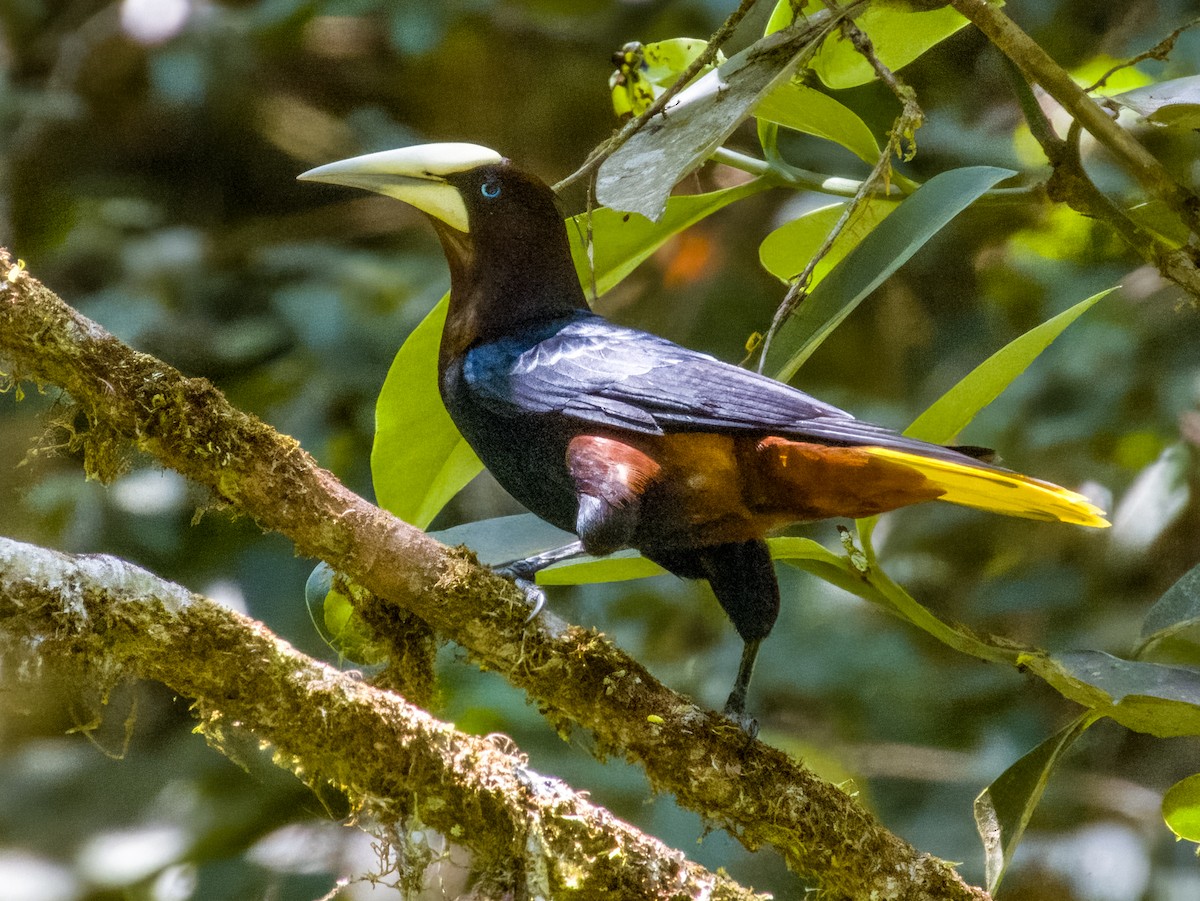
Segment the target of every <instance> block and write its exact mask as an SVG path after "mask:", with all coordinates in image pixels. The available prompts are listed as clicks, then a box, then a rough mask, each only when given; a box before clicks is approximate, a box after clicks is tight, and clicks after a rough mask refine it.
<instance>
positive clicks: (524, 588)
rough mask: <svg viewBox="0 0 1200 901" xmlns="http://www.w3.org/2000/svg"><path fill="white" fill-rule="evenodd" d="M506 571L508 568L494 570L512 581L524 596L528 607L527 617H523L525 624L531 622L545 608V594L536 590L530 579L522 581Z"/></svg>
mask: <svg viewBox="0 0 1200 901" xmlns="http://www.w3.org/2000/svg"><path fill="white" fill-rule="evenodd" d="M508 569H509V567H500V568H498V569H497V570H496V573H497V574H498V575H501V576H504V577H505V578H507V579H512V582H513V584H514V585H516V586H517V587H518V588H519V589H521V593H522V594H523V595H525V603H527V604H528V605H529V607H530V611H529V615H528V616H527V617H525V622H527V623H528V622H532V621H533V619H534V617H536V616H537V615H538V614H539V613H541V612H542V608H543V607H545V606H546V592H544V591H542V589H540V588H538V587H537V585H535V584H534V583H533V581H532V580H531V579H524V578H522V577H521V576H519V575H516V574H514V573H512V572H509V571H507V570H508Z"/></svg>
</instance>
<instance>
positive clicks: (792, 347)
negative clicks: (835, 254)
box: [766, 166, 1015, 382]
mask: <svg viewBox="0 0 1200 901" xmlns="http://www.w3.org/2000/svg"><path fill="white" fill-rule="evenodd" d="M1014 174H1015V173H1013V172H1012V171H1011V170H1009V169H998V168H996V167H994V166H971V167H967V168H964V169H951V170H949V171H947V172H942V173H940V174H938V175H935V176H934V177H933V178H931V179H930V180H929V181H928V182H926V183H925V184H924V185H922V186H921V187H920V188H919V189H918V190H917V191H916V192H915V193H913V194H912V196H910V197H908V198H906V199H905V200H904V201H902V202H901V204H900V206H899V207H898V208H897V209H896V211H895V212H893V213H892V214H891V215H890V216H888V217H887V218H886V219H885V220H884V221H883V222H882V223H880V225H879V226H877V227H876V228H875V229H874V230H873V231H872V232H871V233H870V234H869V235H867V236H866V238H864V239H863V241H862V243H860V244H859V245H858V246H857V247H855V248H854V249H853V250H852V251H851V252H850V253H849V254H847V255H846V257H845V258H844V259H843V260H842V261H841V262H840V263H839V264H838V265H837V266H836V267H835V268H834V270H833V271H832V272H830V273H829V275H828V276H827V277H826V278H825V280H824V281H822V282H821V284H820V285H818V286H817V288H816V289H815V290H814V291H813V293H812V294H810V295H809V297H808V299H807V300H805V301H804V303H803V304H801V305H800V308H799V310H797V312H796V313H795V314H794V315H792V316H791V317H790V318H789V319H788V320H787V321H786V322H785V323H784V325H783V327H782V328H781V329H780V330H779V333H778V334H777V335H776V337H775V340H774V342H773V343H772V344H771V348H770V352H769V355H768V357H767V360H766V371H768V372H773V373H775V377H776V378H778V379H781V380H782V381H785V382H786V381H789V380H790V379H791V378H792V376H794V375H795V374H796V371H797V370H798V369H799V368H800V367H801V365H803V363H804V361H805V360H807V359H808V358H809V356H811V354H812V353H813V351H815V350H816V349H817V348H818V347H819V346H820V345H821V342H823V341H824V340H825V339H826V338H827V337H828V336H829V335H830V334H831V333H832V332H833V330H834V329H835V328H836V327H837V326H838V325H839V324H840V323H841V322H842V320H843V319H845V318H846V317H847V316H849V315H850V313H851V312H852V311H853V310H854V309H855V307H857V306H858V305H859V303H861V302H862V300H863V299H864V298H865V297H866V296H867V295H868V294H870V293H871V292H872V291H874V290H875V289H876V288H877V287H879V285H881V284H882V283H883V281H884V280H885V279H886V278H887V277H888V276H890V275H891V274H892V273H893V272H895V271H896V270H897V269H899V268H900V266H902V265H903V264H904V263H905V262H907V261H908V260H909V258H911V257H912V255H913V254H915V253H916V252H917V251H918V250H920V249H921V247H923V246H924V245H925V243H926V242H927V241H928V240H929V239H930V238H932V237H933V236H934V235H935V234H937V233H938V232H939V231H941V229H942V228H943V227H944V226H945V225H946V224H947V223H948V222H949V221H950V220H951V219H953V218H954V217H955V216H957V215H958V214H959V213H960V212H962V211H963V210H964V209H966V208H967V207H968V206H970V205H971V204H972V203H973V202H974V201H975V200H977V199H978V198H979V197H980V196H981V195H982V194H983V193H984V192H985V191H987V190H988V189H989V188H991V187H993V186H994V185H996V184H997V183H998V182H1000V181H1003V180H1004V179H1005V178H1008V177H1010V176H1012V175H1014Z"/></svg>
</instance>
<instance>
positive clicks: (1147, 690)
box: [1020, 651, 1200, 738]
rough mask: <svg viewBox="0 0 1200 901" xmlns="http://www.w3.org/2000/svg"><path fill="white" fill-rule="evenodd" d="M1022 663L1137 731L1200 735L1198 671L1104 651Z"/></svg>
mask: <svg viewBox="0 0 1200 901" xmlns="http://www.w3.org/2000/svg"><path fill="white" fill-rule="evenodd" d="M1020 662H1021V665H1022V666H1023V667H1025V668H1026V669H1028V670H1029V671H1031V672H1033V673H1035V674H1036V675H1038V676H1040V677H1041V678H1043V679H1045V680H1046V681H1047V682H1048V683H1050V685H1051V686H1053V687H1054V688H1055V689H1056V690H1057V691H1058V692H1059V693H1060V694H1061V695H1063V696H1064V697H1067V698H1070V699H1071V700H1073V701H1075V702H1076V703H1077V704H1082V705H1084V706H1085V707H1090V708H1092V709H1093V710H1094V711H1096V712H1097V713H1099V714H1102V715H1104V716H1108V717H1111V718H1112V719H1114V720H1116V721H1117V722H1118V723H1120V724H1121V725H1123V726H1125V727H1127V728H1129V729H1133V730H1134V731H1136V732H1145V733H1148V734H1150V735H1157V736H1159V737H1160V738H1166V737H1171V736H1178V735H1200V669H1196V668H1194V667H1186V666H1167V665H1165V664H1161V663H1148V662H1146V661H1142V660H1122V659H1121V658H1120V657H1114V656H1112V655H1111V654H1105V653H1103V652H1102V651H1075V652H1072V653H1067V654H1059V655H1056V656H1053V657H1051V656H1049V655H1046V654H1043V653H1041V652H1034V653H1030V654H1024V655H1022V656H1021V660H1020Z"/></svg>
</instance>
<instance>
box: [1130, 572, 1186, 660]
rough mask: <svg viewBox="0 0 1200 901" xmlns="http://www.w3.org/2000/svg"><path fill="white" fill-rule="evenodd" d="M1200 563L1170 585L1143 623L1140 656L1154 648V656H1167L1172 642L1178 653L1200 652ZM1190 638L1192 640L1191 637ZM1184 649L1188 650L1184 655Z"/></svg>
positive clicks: (1177, 654) (1176, 653)
mask: <svg viewBox="0 0 1200 901" xmlns="http://www.w3.org/2000/svg"><path fill="white" fill-rule="evenodd" d="M1198 636H1200V565H1198V566H1194V567H1192V568H1191V569H1190V570H1188V571H1187V572H1186V573H1184V574H1183V575H1182V576H1180V578H1179V580H1178V581H1176V582H1175V584H1174V585H1172V586H1171V587H1170V588H1168V589H1167V590H1166V591H1165V592H1164V593H1163V596H1162V597H1160V598H1159V599H1158V600H1157V601H1156V602H1155V603H1154V606H1153V607H1151V608H1150V611H1149V612H1148V613H1147V614H1146V619H1145V620H1144V621H1143V622H1142V644H1141V647H1140V648H1139V649H1138V654H1137V656H1139V657H1142V656H1145V655H1146V654H1147V652H1148V651H1149V650H1150V649H1151V648H1153V650H1154V651H1155V653H1154V655H1153V656H1154V657H1156V658H1158V657H1161V656H1164V654H1163V650H1164V649H1163V647H1162V646H1163V643H1164V642H1169V643H1170V644H1171V648H1170V651H1171V653H1173V654H1174V655H1176V656H1189V657H1193V658H1194V657H1196V656H1198V655H1200V647H1197V642H1198V640H1200V638H1198ZM1189 639H1190V640H1189ZM1181 650H1183V651H1185V652H1187V653H1186V655H1185V654H1180V651H1181Z"/></svg>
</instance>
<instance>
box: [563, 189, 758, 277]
mask: <svg viewBox="0 0 1200 901" xmlns="http://www.w3.org/2000/svg"><path fill="white" fill-rule="evenodd" d="M769 187H770V184H769V183H768V182H766V181H764V180H762V179H755V180H753V181H749V182H746V183H745V184H741V185H737V186H735V187H732V188H724V189H722V190H720V191H710V192H709V193H707V194H687V195H680V196H678V197H672V198H671V199H670V200H669V201H668V202H667V207H666V210H665V211H664V212H663V215H662V217H661V218H660V219H659V220H658V221H657V222H652V221H650V220H649V219H647V218H646V217H645V216H643V215H641V214H640V213H623V212H620V211H618V210H613V209H609V208H608V207H601V208H600V209H597V210H593V211H592V216H591V221H592V244H593V256H594V261H595V270H596V293H597V294H605V293H606V292H608V291H609V290H611V289H612V288H613V287H614V286H615V285H617V284H618V283H619V282H621V280H622V279H624V278H625V277H626V276H627V275H629V273H631V272H632V271H633V270H634V269H636V268H637V267H638V266H640V265H641V264H642V262H643V261H644V260H645V259H646V258H647V257H649V256H650V254H652V253H654V251H656V250H658V248H659V247H661V246H662V245H663V243H664V242H665V241H666V240H667V239H668V238H670V237H671V236H673V235H675V234H677V233H678V232H681V231H683V230H684V229H685V228H689V227H691V226H693V225H695V224H696V223H697V222H699V221H700V220H702V219H704V218H705V217H707V216H711V215H712V214H713V213H715V212H716V211H717V210H719V209H721V208H722V207H725V206H728V205H729V204H731V203H733V202H734V201H735V200H741V199H742V198H744V197H749V196H751V195H752V194H757V193H758V192H760V191H765V190H766V189H767V188H769ZM587 227H588V216H587V214H586V213H580V214H579V215H578V216H575V217H573V218H571V219H568V220H567V233H568V235H569V236H570V238H571V256H572V258H573V259H574V260H575V269H576V271H577V272H578V273H579V279H580V281H581V282H583V284H584V287H585V288H590V285H591V274H590V272H589V264H588V259H587V247H586V244H587Z"/></svg>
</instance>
